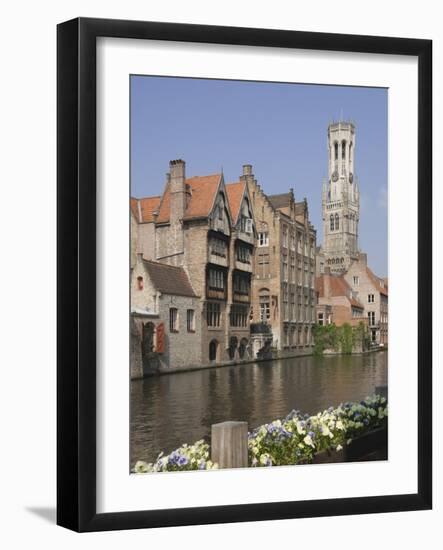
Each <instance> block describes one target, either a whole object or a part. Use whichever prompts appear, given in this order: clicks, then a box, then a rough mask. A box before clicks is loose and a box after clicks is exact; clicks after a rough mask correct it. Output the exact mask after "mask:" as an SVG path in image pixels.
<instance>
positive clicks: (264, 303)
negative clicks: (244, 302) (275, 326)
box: [259, 294, 271, 322]
mask: <svg viewBox="0 0 443 550" xmlns="http://www.w3.org/2000/svg"><path fill="white" fill-rule="evenodd" d="M259 299H260V321H262V322H266V321H269V319H270V318H271V307H270V301H269V294H263V295H262V296H260V298H259Z"/></svg>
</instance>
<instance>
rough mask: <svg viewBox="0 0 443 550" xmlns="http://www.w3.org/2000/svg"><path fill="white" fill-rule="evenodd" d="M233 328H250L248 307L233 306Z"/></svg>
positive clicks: (231, 317) (231, 316)
mask: <svg viewBox="0 0 443 550" xmlns="http://www.w3.org/2000/svg"><path fill="white" fill-rule="evenodd" d="M230 322H231V327H246V326H248V306H240V305H233V306H232V307H231V313H230Z"/></svg>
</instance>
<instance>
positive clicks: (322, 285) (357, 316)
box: [315, 267, 367, 327]
mask: <svg viewBox="0 0 443 550" xmlns="http://www.w3.org/2000/svg"><path fill="white" fill-rule="evenodd" d="M315 289H316V292H317V300H318V303H317V323H318V324H319V325H326V324H330V323H334V324H335V325H336V326H338V327H339V326H342V325H344V324H345V323H347V324H349V325H351V326H357V325H358V324H359V323H360V322H363V323H365V324H366V323H367V318H366V317H365V314H364V306H363V304H361V303H360V301H359V300H358V299H357V296H356V293H355V292H354V291H353V290H352V288H351V287H350V286H349V284H348V283H347V281H346V279H345V278H344V276H343V275H337V274H331V272H330V269H329V268H328V267H327V268H326V269H325V272H324V273H323V274H322V275H320V276H319V277H316V280H315Z"/></svg>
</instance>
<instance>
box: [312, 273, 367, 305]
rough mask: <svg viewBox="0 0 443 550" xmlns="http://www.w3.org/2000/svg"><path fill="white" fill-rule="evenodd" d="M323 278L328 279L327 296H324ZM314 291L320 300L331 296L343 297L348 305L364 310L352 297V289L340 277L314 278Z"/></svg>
mask: <svg viewBox="0 0 443 550" xmlns="http://www.w3.org/2000/svg"><path fill="white" fill-rule="evenodd" d="M325 277H329V295H328V296H325ZM315 290H316V291H317V292H318V295H319V296H320V297H321V298H330V297H333V296H344V297H345V298H347V299H348V301H349V303H350V304H351V305H352V306H354V307H358V308H359V309H364V307H363V305H362V304H361V303H360V302H359V301H358V300H357V299H356V298H354V297H353V296H352V289H351V287H350V286H349V285H348V283H347V282H346V281H345V279H344V277H343V276H342V275H325V274H323V275H321V276H320V277H316V278H315Z"/></svg>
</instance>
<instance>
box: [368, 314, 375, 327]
mask: <svg viewBox="0 0 443 550" xmlns="http://www.w3.org/2000/svg"><path fill="white" fill-rule="evenodd" d="M368 321H369V326H370V327H373V326H374V325H375V311H368Z"/></svg>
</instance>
